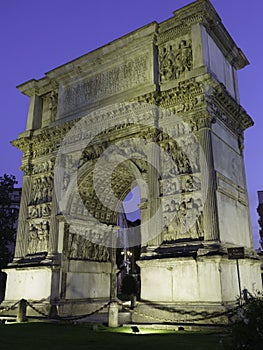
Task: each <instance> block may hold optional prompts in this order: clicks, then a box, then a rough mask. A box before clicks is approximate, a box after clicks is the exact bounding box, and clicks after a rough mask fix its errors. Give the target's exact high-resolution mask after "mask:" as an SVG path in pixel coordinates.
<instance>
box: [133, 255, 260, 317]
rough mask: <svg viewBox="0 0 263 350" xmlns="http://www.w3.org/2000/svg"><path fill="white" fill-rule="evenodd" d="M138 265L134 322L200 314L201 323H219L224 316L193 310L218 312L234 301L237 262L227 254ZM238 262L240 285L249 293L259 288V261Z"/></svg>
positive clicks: (143, 262) (236, 283) (237, 291)
mask: <svg viewBox="0 0 263 350" xmlns="http://www.w3.org/2000/svg"><path fill="white" fill-rule="evenodd" d="M138 265H139V266H140V268H141V300H142V301H144V303H143V304H139V305H137V307H136V308H135V312H134V314H133V321H134V322H146V323H153V322H157V323H162V322H182V321H185V322H193V321H195V320H196V319H199V318H201V320H199V321H200V322H201V321H202V322H203V323H218V322H219V323H221V322H223V321H224V322H225V321H226V317H223V318H222V319H221V320H220V318H219V319H218V318H217V319H216V318H215V319H213V318H211V319H206V318H205V317H202V314H200V315H198V314H197V315H195V314H194V313H195V312H197V313H198V312H199V313H201V312H203V311H205V312H206V313H208V314H210V313H214V312H219V313H220V312H224V311H225V310H227V309H228V308H231V307H234V306H236V305H237V304H236V303H237V297H238V296H239V288H238V277H237V269H236V262H235V261H233V260H228V259H227V257H226V256H220V255H214V256H200V257H196V258H193V257H184V258H176V259H151V260H144V261H140V262H139V263H138ZM239 265H240V277H241V288H242V289H244V288H246V289H248V290H249V291H250V292H251V293H252V294H253V292H256V291H258V290H261V287H262V283H261V278H260V274H259V269H260V268H259V264H258V261H257V260H253V259H249V258H247V259H242V260H240V261H239ZM174 310H179V311H178V312H176V311H174ZM180 311H181V312H180ZM182 311H183V312H182ZM184 311H186V312H184ZM202 318H203V320H202Z"/></svg>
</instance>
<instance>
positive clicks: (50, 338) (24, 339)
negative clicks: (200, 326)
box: [0, 322, 225, 350]
mask: <svg viewBox="0 0 263 350" xmlns="http://www.w3.org/2000/svg"><path fill="white" fill-rule="evenodd" d="M148 331H149V330H148ZM127 332H128V333H127ZM141 333H142V334H138V335H137V334H136V335H135V334H131V330H130V328H128V329H124V328H117V329H109V328H106V327H99V328H98V329H97V330H96V331H94V330H93V329H92V328H91V326H87V325H84V324H83V325H76V326H74V325H68V324H66V325H65V324H49V323H32V322H29V323H19V324H18V323H16V324H5V325H0V349H1V350H7V349H8V350H33V349H34V350H44V349H45V350H47V349H56V350H68V349H72V350H75V349H77V350H82V349H96V350H100V349H107V350H111V349H114V350H117V349H124V350H130V349H133V350H139V349H144V350H147V349H151V350H153V349H159V350H166V349H171V350H173V349H174V350H223V349H224V347H223V345H222V343H221V342H220V341H221V340H222V338H225V337H224V336H223V335H222V334H213V333H201V332H198V333H197V332H185V331H182V332H173V333H171V332H170V333H169V332H168V331H166V332H165V333H164V331H155V333H153V334H149V333H147V330H141Z"/></svg>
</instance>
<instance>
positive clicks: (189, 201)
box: [6, 0, 261, 322]
mask: <svg viewBox="0 0 263 350" xmlns="http://www.w3.org/2000/svg"><path fill="white" fill-rule="evenodd" d="M247 64H248V61H247V59H246V58H245V56H244V54H243V53H242V51H241V50H240V49H239V48H238V47H237V46H236V44H235V43H234V41H233V40H232V38H231V37H230V35H229V34H228V33H227V31H226V30H225V28H224V26H223V25H222V23H221V20H220V18H219V17H218V15H217V13H216V12H215V10H214V8H213V7H212V5H211V3H210V2H209V1H208V0H200V1H196V2H194V3H192V4H190V5H189V6H187V7H184V8H183V9H180V10H178V11H176V12H175V13H174V16H173V17H171V18H170V19H168V20H166V21H164V22H162V23H159V24H158V23H156V22H153V23H151V24H149V25H147V26H144V27H143V28H141V29H138V30H137V31H134V32H133V33H130V34H128V35H126V36H125V37H122V38H119V39H118V40H116V41H114V42H112V43H110V44H108V45H106V46H104V47H101V48H99V49H97V50H95V51H93V52H90V53H88V54H87V55H84V56H82V57H80V58H78V59H76V60H74V61H72V62H69V63H67V64H65V65H63V66H61V67H58V68H56V69H54V70H52V71H50V72H48V73H47V74H46V76H45V77H44V78H43V79H40V80H31V81H29V82H26V83H25V84H22V85H20V86H19V89H20V91H21V92H22V93H24V94H26V95H28V96H30V106H29V112H28V122H27V130H26V132H24V133H22V134H20V135H19V137H18V139H17V140H16V141H13V144H14V145H15V146H16V147H18V148H20V149H21V150H22V152H23V160H22V167H21V169H22V170H23V171H24V180H23V193H22V201H21V210H20V216H19V226H18V233H17V246H16V254H15V259H14V261H13V262H12V264H11V265H10V267H9V268H7V269H6V271H7V273H8V282H7V286H8V287H7V292H6V300H7V301H8V300H16V299H20V298H30V299H35V300H37V299H43V298H44V299H45V298H48V300H49V302H50V303H51V304H52V303H53V304H54V301H55V302H56V305H58V306H59V312H61V313H62V314H65V313H66V314H67V313H78V312H80V311H81V307H84V305H86V306H85V307H84V309H85V310H92V309H93V310H94V308H93V306H94V307H96V306H98V305H99V306H101V304H102V303H103V302H107V301H108V300H109V298H110V297H111V296H112V295H113V294H114V293H112V288H113V286H114V283H115V282H114V279H113V277H112V276H114V274H115V272H116V270H115V261H114V259H115V258H114V251H113V250H111V246H114V245H116V244H117V242H119V243H118V244H124V241H125V242H126V243H125V244H126V245H127V244H128V243H127V242H129V244H130V245H131V246H135V245H141V246H142V253H141V258H140V261H139V262H138V265H139V266H140V268H141V281H142V283H141V296H142V298H145V299H147V300H149V301H150V302H151V303H161V304H165V303H170V304H178V303H179V304H180V307H182V308H183V307H184V305H185V306H186V305H188V307H189V305H192V306H193V308H194V307H196V305H197V304H198V303H201V304H202V305H203V307H204V308H205V309H209V310H210V311H211V310H212V311H213V307H214V309H217V310H218V308H219V309H220V308H221V307H222V304H223V305H229V304H233V303H234V302H235V296H236V295H237V294H238V293H237V285H236V284H235V280H236V279H235V266H234V264H233V262H232V261H228V260H227V259H226V256H227V255H226V253H227V248H228V247H232V246H244V247H245V251H246V258H245V259H244V260H243V261H242V263H241V264H240V265H241V275H242V278H243V280H242V284H243V286H246V288H247V289H248V290H250V291H253V290H254V289H255V288H258V289H259V288H260V285H261V280H260V273H259V271H260V270H259V264H258V262H257V260H255V259H254V258H255V256H254V254H253V244H252V237H251V229H250V221H249V208H248V198H247V190H246V181H245V172H244V159H243V142H244V131H245V129H246V128H248V127H250V126H252V125H253V121H252V119H251V118H250V117H249V116H248V115H247V113H246V112H245V111H244V109H243V108H242V107H241V106H240V105H239V94H238V87H237V78H236V74H237V70H238V69H241V68H243V67H244V66H245V65H247ZM136 184H137V185H138V186H139V188H140V196H141V203H140V206H139V207H140V212H141V225H140V234H139V235H136V236H131V235H130V236H129V232H128V233H127V237H126V236H125V235H124V236H120V233H118V215H119V213H121V212H122V209H123V207H122V201H123V199H124V198H125V196H126V195H127V194H128V193H129V191H130V189H131V188H132V187H134V186H135V185H136ZM133 232H134V231H133ZM116 235H119V236H118V239H117V238H116ZM120 242H121V243H120ZM120 248H123V246H120ZM31 277H32V281H33V285H32V283H31ZM211 278H213V283H210V282H211ZM42 283H44V284H45V286H43V288H38V287H37V285H38V284H39V285H40V286H41V285H42ZM157 285H158V286H160V287H158V288H156V286H157ZM210 285H211V287H210ZM208 286H209V287H208ZM243 286H242V287H243ZM220 305H221V306H220ZM140 307H141V306H140ZM84 309H83V310H84ZM153 315H154V317H156V320H158V317H159V319H160V318H161V314H160V313H159V314H158V312H157V311H156V310H155V311H154V313H153ZM158 315H159V316H158ZM151 322H153V320H151Z"/></svg>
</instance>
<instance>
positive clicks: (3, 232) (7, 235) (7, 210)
mask: <svg viewBox="0 0 263 350" xmlns="http://www.w3.org/2000/svg"><path fill="white" fill-rule="evenodd" d="M15 184H17V181H16V178H15V176H14V175H7V174H4V176H0V269H1V268H2V267H5V266H6V265H7V264H8V262H10V260H11V258H12V256H11V252H10V246H11V245H12V244H13V243H14V239H15V231H16V228H15V223H16V221H17V217H18V212H17V210H14V209H13V208H12V205H11V204H12V199H11V197H10V194H11V193H12V192H13V191H14V186H15Z"/></svg>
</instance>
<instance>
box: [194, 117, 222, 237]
mask: <svg viewBox="0 0 263 350" xmlns="http://www.w3.org/2000/svg"><path fill="white" fill-rule="evenodd" d="M212 121H213V120H212V117H211V116H209V115H203V116H199V117H198V119H197V120H196V123H197V128H198V132H197V133H198V138H199V143H200V146H201V150H200V168H201V186H202V193H203V201H204V207H203V224H204V240H205V241H217V240H218V239H219V227H218V211H217V202H216V177H215V169H214V159H213V150H212V137H211V123H212Z"/></svg>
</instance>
